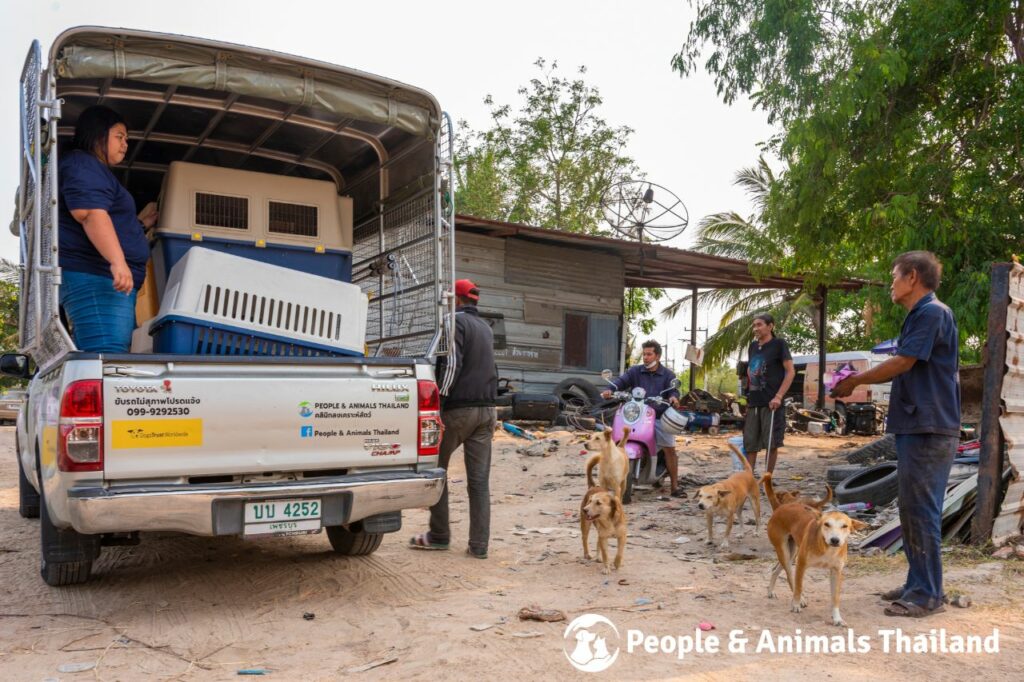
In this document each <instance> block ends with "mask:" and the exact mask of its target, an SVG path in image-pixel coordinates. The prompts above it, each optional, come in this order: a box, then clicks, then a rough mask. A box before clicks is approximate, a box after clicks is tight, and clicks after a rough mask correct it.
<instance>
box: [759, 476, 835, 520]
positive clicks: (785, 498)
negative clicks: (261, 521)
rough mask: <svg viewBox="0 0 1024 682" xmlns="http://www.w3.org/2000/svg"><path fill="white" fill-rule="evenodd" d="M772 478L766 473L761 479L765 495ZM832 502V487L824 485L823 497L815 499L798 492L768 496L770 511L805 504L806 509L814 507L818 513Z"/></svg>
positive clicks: (777, 493) (778, 492)
mask: <svg viewBox="0 0 1024 682" xmlns="http://www.w3.org/2000/svg"><path fill="white" fill-rule="evenodd" d="M771 478H772V475H771V473H766V474H765V475H764V476H762V477H761V485H764V486H766V487H765V494H766V495H767V494H768V489H767V484H768V481H770V480H771ZM831 501H832V486H830V485H828V484H827V483H826V484H825V497H822V498H820V499H815V498H813V497H804V496H803V494H802V493H801V492H800V491H799V490H781V491H777V492H775V493H774V494H773V495H770V496H768V504H770V505H771V507H772V511H775V510H776V509H778V508H779V507H780V506H782V505H784V504H792V503H794V502H798V503H800V504H806V505H807V506H808V507H814V508H815V509H817V510H818V511H821V510H822V509H824V508H825V505H826V504H828V503H829V502H831Z"/></svg>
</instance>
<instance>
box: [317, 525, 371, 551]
mask: <svg viewBox="0 0 1024 682" xmlns="http://www.w3.org/2000/svg"><path fill="white" fill-rule="evenodd" d="M327 539H328V540H330V541H331V547H332V548H333V549H334V551H335V552H337V553H338V554H342V555H344V556H366V555H368V554H373V553H374V552H376V551H377V548H378V547H380V543H381V541H382V540H383V539H384V534H383V533H364V532H363V531H358V532H356V531H351V530H349V529H348V528H345V527H344V526H327Z"/></svg>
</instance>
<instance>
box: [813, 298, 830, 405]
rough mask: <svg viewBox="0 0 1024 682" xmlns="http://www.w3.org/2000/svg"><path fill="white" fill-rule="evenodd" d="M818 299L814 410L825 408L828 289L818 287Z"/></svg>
mask: <svg viewBox="0 0 1024 682" xmlns="http://www.w3.org/2000/svg"><path fill="white" fill-rule="evenodd" d="M818 297H819V298H820V299H821V302H820V303H819V304H818V398H817V399H816V400H815V403H814V409H816V410H821V409H824V407H825V355H826V348H825V342H826V335H827V332H828V288H827V287H824V286H821V287H818Z"/></svg>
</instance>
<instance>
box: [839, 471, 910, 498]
mask: <svg viewBox="0 0 1024 682" xmlns="http://www.w3.org/2000/svg"><path fill="white" fill-rule="evenodd" d="M898 492H899V483H898V479H897V473H896V463H895V462H885V463H883V464H876V465H875V466H873V467H868V468H867V469H864V471H862V472H860V473H857V474H854V475H853V476H850V477H849V478H847V479H846V480H845V481H843V482H842V483H840V484H839V485H837V486H836V488H835V498H836V504H846V503H848V502H870V503H871V504H872V505H874V506H875V507H884V506H885V505H887V504H889V503H890V502H892V501H893V500H895V499H896V496H897V494H898Z"/></svg>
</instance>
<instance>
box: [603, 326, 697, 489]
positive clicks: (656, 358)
mask: <svg viewBox="0 0 1024 682" xmlns="http://www.w3.org/2000/svg"><path fill="white" fill-rule="evenodd" d="M641 349H642V350H643V355H642V356H641V357H642V359H643V364H642V365H633V366H632V367H630V368H629V369H628V370H626V373H625V374H623V375H622V376H620V377H617V378H615V379H612V380H611V382H612V383H613V384H614V385H615V388H616V389H617V390H619V391H629V390H632V389H634V388H637V387H639V388H642V389H644V391H646V392H647V395H649V396H659V395H660V396H661V397H662V398H664V399H665V400H667V401H668V402H669V403H670V404H671V405H672V407H674V408H676V409H678V408H679V391H678V390H676V389H674V388H673V389H672V390H668V388H669V387H670V386H671V385H672V380H673V379H675V378H676V375H675V374H673V373H672V370H670V369H669V368H668V367H665V366H664V365H662V364H661V344H660V343H658V342H657V341H654V340H651V341H644V343H643V345H642V346H641ZM663 391H664V392H663ZM601 395H602V396H603V397H604V398H605V399H606V400H607V399H608V398H610V397H612V392H611V391H610V390H607V391H604V392H602V393H601ZM667 409H668V405H666V404H664V403H660V404H657V405H654V411H655V413H656V414H657V415H658V419H657V421H656V422H655V433H656V435H657V440H658V447H659V448H661V452H662V453H664V455H665V466H666V468H667V469H668V476H669V480H670V481H671V486H672V487H671V492H672V496H673V497H682V496H683V493H682V491H681V490H680V489H679V472H678V468H679V460H678V458H677V456H676V439H675V436H673V435H672V434H671V433H669V432H668V431H666V430H665V428H664V426H663V425H662V422H661V415H662V414H664V413H665V410H667Z"/></svg>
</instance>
